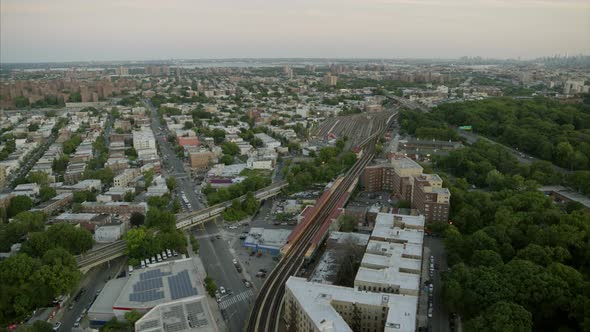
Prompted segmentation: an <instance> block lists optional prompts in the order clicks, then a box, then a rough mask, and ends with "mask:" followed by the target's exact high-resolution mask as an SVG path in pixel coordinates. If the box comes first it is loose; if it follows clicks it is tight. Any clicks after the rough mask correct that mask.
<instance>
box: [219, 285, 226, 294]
mask: <svg viewBox="0 0 590 332" xmlns="http://www.w3.org/2000/svg"><path fill="white" fill-rule="evenodd" d="M219 293H220V294H221V295H225V288H224V287H223V286H219Z"/></svg>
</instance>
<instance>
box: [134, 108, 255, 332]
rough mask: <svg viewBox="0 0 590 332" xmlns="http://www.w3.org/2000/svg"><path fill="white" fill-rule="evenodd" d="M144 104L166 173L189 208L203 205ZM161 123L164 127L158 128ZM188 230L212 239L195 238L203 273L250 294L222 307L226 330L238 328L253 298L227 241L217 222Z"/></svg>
mask: <svg viewBox="0 0 590 332" xmlns="http://www.w3.org/2000/svg"><path fill="white" fill-rule="evenodd" d="M144 104H145V105H146V107H148V109H150V111H151V114H152V130H153V131H154V133H155V135H156V140H157V142H158V147H159V150H160V154H161V156H162V159H163V160H165V161H166V173H167V176H170V175H172V176H174V177H175V178H176V180H177V184H178V186H177V189H176V191H177V192H181V191H183V192H184V194H185V195H186V197H187V199H188V201H189V202H190V203H191V206H192V209H193V211H194V210H196V209H200V208H203V207H204V204H203V203H202V202H201V200H200V199H199V196H198V195H197V194H196V193H195V188H196V187H197V185H198V184H197V183H194V182H193V180H192V179H191V177H190V174H189V173H188V172H187V171H186V170H185V167H184V163H183V162H182V161H181V160H180V159H179V158H178V156H177V155H176V153H175V152H174V150H173V149H172V146H171V144H170V143H169V142H167V141H165V140H164V138H165V137H166V136H168V131H167V128H166V127H165V125H163V124H161V123H160V118H159V116H158V114H157V112H156V109H155V108H154V107H153V106H152V105H151V104H150V103H149V102H147V101H144ZM161 127H163V128H164V129H163V130H160V128H161ZM191 231H192V232H193V233H194V234H195V235H196V236H199V237H201V236H207V235H209V238H213V240H211V239H209V240H201V241H199V243H200V246H199V251H200V257H201V260H202V261H203V265H204V266H205V270H206V272H207V275H208V276H210V277H211V278H213V280H214V281H215V283H216V284H217V286H218V287H219V286H223V287H224V288H225V289H226V290H227V291H228V292H230V291H231V292H232V293H233V294H235V295H236V296H237V295H239V296H240V298H244V297H245V296H246V295H249V296H251V297H252V300H251V301H248V300H242V301H237V302H236V303H235V304H234V305H232V306H229V307H227V308H226V309H225V310H223V311H222V315H223V317H224V320H225V322H226V324H227V326H228V329H229V331H236V332H237V331H241V330H242V327H243V325H244V322H245V321H246V319H247V318H248V315H249V312H250V303H249V302H253V301H254V297H253V295H254V294H252V292H251V291H249V290H250V288H246V286H245V285H244V283H243V281H242V279H243V278H244V277H243V276H242V275H241V274H239V273H238V272H237V270H236V268H235V267H234V265H233V263H232V260H233V259H234V256H233V255H232V253H231V252H230V249H229V242H228V240H227V239H225V238H223V237H222V238H221V239H216V238H215V237H216V235H220V236H221V232H220V228H219V226H218V225H217V224H216V223H215V222H213V221H210V222H207V223H205V224H204V226H200V227H197V228H195V229H193V230H191ZM247 291H248V292H247ZM250 294H251V295H250ZM231 296H233V295H228V297H231Z"/></svg>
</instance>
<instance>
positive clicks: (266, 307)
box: [245, 113, 397, 332]
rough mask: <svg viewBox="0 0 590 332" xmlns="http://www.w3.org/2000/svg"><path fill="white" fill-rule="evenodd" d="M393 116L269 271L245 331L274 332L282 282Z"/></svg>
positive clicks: (294, 269)
mask: <svg viewBox="0 0 590 332" xmlns="http://www.w3.org/2000/svg"><path fill="white" fill-rule="evenodd" d="M396 114H397V113H394V114H392V115H391V116H390V117H389V118H388V119H387V121H385V122H382V123H380V124H379V126H378V128H376V129H377V130H376V132H375V133H374V134H372V135H370V136H369V137H367V138H366V139H365V140H363V141H362V143H361V145H360V146H364V147H365V153H364V155H363V156H362V157H361V158H360V159H359V160H357V162H356V163H355V164H354V165H353V167H352V168H351V169H350V170H349V171H348V172H347V173H346V175H345V176H344V177H343V179H342V181H340V182H339V184H335V185H337V186H338V187H337V188H336V189H335V190H333V191H332V193H331V195H330V196H329V197H328V198H327V199H326V200H324V201H323V202H322V203H321V205H320V206H318V207H317V209H316V210H315V212H314V214H313V215H312V216H311V221H310V222H309V224H308V225H307V227H306V228H304V229H303V230H302V234H301V235H300V236H299V237H298V238H296V240H295V243H292V244H291V246H290V248H289V249H288V250H287V251H286V252H285V253H284V255H283V257H282V258H281V260H280V261H279V263H278V264H277V266H276V267H275V268H274V269H273V270H272V271H271V273H270V274H269V276H268V278H267V279H266V281H265V282H264V284H263V285H262V287H261V291H260V293H259V294H258V297H257V298H256V301H255V302H254V306H253V308H252V311H251V313H250V317H249V319H248V322H247V324H246V326H245V331H248V332H254V331H264V332H266V331H274V330H276V329H277V327H278V322H279V320H280V317H279V312H280V308H281V304H282V300H283V295H284V293H285V282H286V281H287V279H288V278H289V277H290V276H293V275H295V274H296V273H297V271H298V270H299V268H300V267H301V265H303V263H304V257H305V252H306V251H307V249H308V247H309V246H310V242H311V239H312V238H313V236H314V235H315V234H316V232H317V231H318V230H319V229H320V228H321V227H322V225H323V224H324V222H326V219H327V218H328V216H329V215H330V214H331V212H332V211H333V210H334V208H335V207H336V204H337V202H338V201H339V200H340V198H341V197H342V195H344V193H345V192H346V191H347V190H348V189H349V188H350V186H351V185H352V184H353V182H354V181H355V179H358V177H359V176H360V174H361V173H362V171H363V170H364V168H365V167H366V166H367V165H368V164H369V162H370V161H371V160H372V159H373V157H374V150H375V143H376V140H377V139H378V138H379V137H380V136H381V135H383V133H384V131H385V130H386V129H387V126H388V125H389V123H390V121H391V119H392V118H393V117H394V116H395V115H396Z"/></svg>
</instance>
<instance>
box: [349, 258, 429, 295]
mask: <svg viewBox="0 0 590 332" xmlns="http://www.w3.org/2000/svg"><path fill="white" fill-rule="evenodd" d="M363 261H364V259H363ZM357 282H363V283H369V284H375V285H383V286H386V285H387V286H397V287H399V288H400V289H403V290H407V291H416V292H417V291H418V290H419V289H420V275H419V274H414V273H406V272H400V271H399V269H396V268H392V267H390V268H385V269H371V268H366V267H362V266H361V267H360V268H359V270H358V272H357V273H356V277H355V278H354V284H355V286H356V284H357ZM394 288H395V287H394Z"/></svg>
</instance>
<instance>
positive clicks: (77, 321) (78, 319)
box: [74, 316, 82, 327]
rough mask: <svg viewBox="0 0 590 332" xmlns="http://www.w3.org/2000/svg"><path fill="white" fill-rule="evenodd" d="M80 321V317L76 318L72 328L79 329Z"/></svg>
mask: <svg viewBox="0 0 590 332" xmlns="http://www.w3.org/2000/svg"><path fill="white" fill-rule="evenodd" d="M80 321H82V316H78V318H76V321H75V322H74V327H80Z"/></svg>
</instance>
